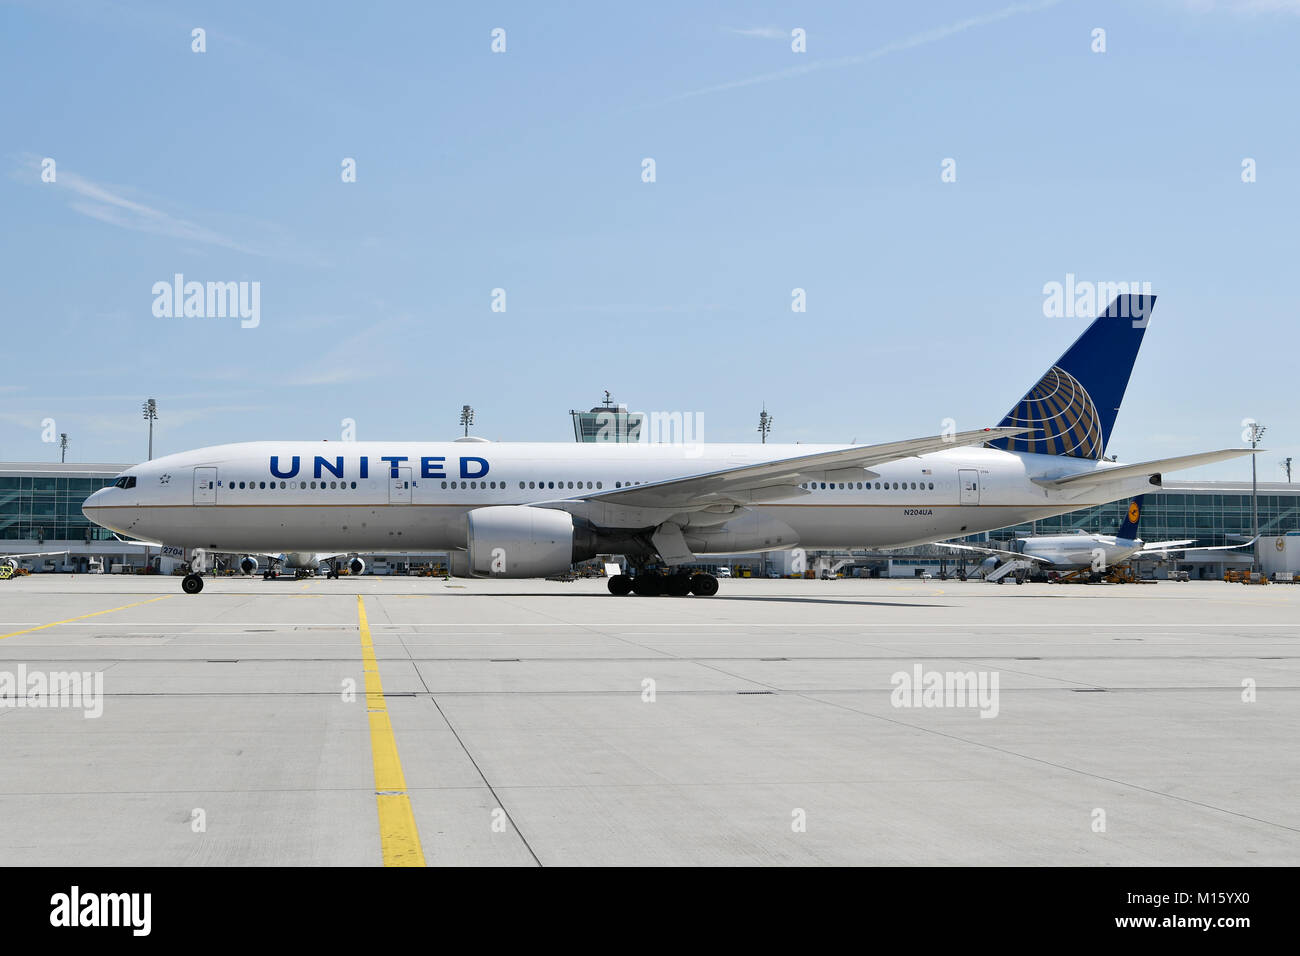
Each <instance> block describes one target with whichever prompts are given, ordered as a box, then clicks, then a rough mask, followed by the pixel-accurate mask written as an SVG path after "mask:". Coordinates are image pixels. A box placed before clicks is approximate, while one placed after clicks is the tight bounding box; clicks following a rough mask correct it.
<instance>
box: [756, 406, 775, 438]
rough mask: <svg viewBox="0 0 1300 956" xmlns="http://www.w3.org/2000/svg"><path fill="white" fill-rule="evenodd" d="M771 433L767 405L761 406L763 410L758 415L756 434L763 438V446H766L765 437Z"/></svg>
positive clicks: (770, 418)
mask: <svg viewBox="0 0 1300 956" xmlns="http://www.w3.org/2000/svg"><path fill="white" fill-rule="evenodd" d="M771 431H772V416H771V415H769V414H768V413H767V405H766V404H764V405H763V410H762V411H761V412H759V413H758V433H759V435H761V436H762V438H763V444H764V445H766V444H767V436H768V434H769V433H770V432H771Z"/></svg>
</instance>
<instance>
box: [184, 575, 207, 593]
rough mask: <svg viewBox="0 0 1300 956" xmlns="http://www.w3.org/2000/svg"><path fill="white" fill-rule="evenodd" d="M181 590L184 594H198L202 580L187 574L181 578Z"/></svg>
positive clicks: (201, 587)
mask: <svg viewBox="0 0 1300 956" xmlns="http://www.w3.org/2000/svg"><path fill="white" fill-rule="evenodd" d="M181 590H182V591H184V592H185V593H186V594H198V593H199V592H200V591H202V590H203V578H201V577H199V575H197V574H187V575H185V577H183V578H181Z"/></svg>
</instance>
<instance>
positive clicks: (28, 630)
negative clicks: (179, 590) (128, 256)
mask: <svg viewBox="0 0 1300 956" xmlns="http://www.w3.org/2000/svg"><path fill="white" fill-rule="evenodd" d="M170 597H175V595H174V594H164V595H162V596H160V597H155V598H149V600H147V601H136V602H134V603H133V604H123V605H122V606H121V607H110V608H106V609H105V610H103V611H91V612H90V613H89V614H78V615H77V616H76V617H70V618H67V619H66V620H63V621H51V622H50V623H49V624H40V625H38V626H36V627H28V628H24V629H23V630H21V631H10V632H9V633H8V634H0V641H3V640H4V639H5V638H6V637H17V636H18V635H19V634H31V633H33V632H35V631H43V630H45V629H46V628H48V627H58V626H59V625H61V624H71V623H72V622H74V621H83V620H85V619H86V618H88V617H99V615H101V614H112V613H113V612H114V611H125V610H126V609H127V608H132V607H140V606H141V605H144V604H153V603H154V602H155V601H165V600H167V599H168V598H170ZM149 626H152V625H149Z"/></svg>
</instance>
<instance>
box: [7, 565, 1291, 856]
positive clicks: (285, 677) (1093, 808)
mask: <svg viewBox="0 0 1300 956" xmlns="http://www.w3.org/2000/svg"><path fill="white" fill-rule="evenodd" d="M1297 611H1300V586H1295V587H1292V586H1288V585H1274V586H1269V587H1246V586H1242V585H1233V584H1224V583H1222V582H1191V583H1175V582H1161V583H1159V584H1155V585H1094V586H1061V585H1033V584H1027V585H1023V586H1016V585H1014V584H1012V585H1003V586H998V585H986V584H982V583H975V582H970V583H959V582H955V581H937V580H936V581H919V580H918V581H913V580H840V581H810V580H797V581H796V580H731V581H726V580H724V581H723V582H722V590H721V592H720V594H719V595H718V596H717V597H713V598H698V597H691V598H671V597H661V598H639V597H626V598H615V597H612V596H610V595H609V594H607V593H606V591H605V582H604V581H603V580H600V579H596V580H588V581H576V582H571V583H558V582H543V581H477V580H469V581H453V582H446V581H443V580H440V579H431V578H406V577H362V578H350V579H349V578H343V579H340V580H336V581H330V580H309V581H291V580H280V581H274V582H266V581H262V580H261V579H260V578H255V579H209V580H208V582H207V586H206V588H205V589H204V591H203V592H202V593H201V594H199V595H196V596H187V595H184V594H182V593H180V583H179V580H178V579H175V578H150V577H119V576H87V575H77V576H75V577H73V576H67V575H38V576H32V577H27V578H20V579H15V580H12V581H3V582H0V679H2V678H3V676H4V674H5V673H6V672H7V673H9V674H14V675H18V674H20V673H22V674H25V675H26V676H27V678H28V679H31V675H32V674H33V673H36V674H43V673H47V672H65V673H66V672H72V671H76V672H86V673H89V674H91V675H94V674H96V673H101V674H102V675H103V676H102V692H103V696H102V700H101V701H100V703H102V715H101V716H99V717H97V718H87V717H86V716H85V714H86V713H87V712H89V711H88V710H87V709H85V708H83V707H75V706H65V707H57V708H50V707H45V708H37V707H31V706H24V707H18V706H15V704H16V703H17V701H16V700H15V699H14V698H13V697H10V698H9V699H8V700H6V701H4V703H5V704H6V706H2V707H0V865H5V866H14V865H35V866H39V865H55V864H58V865H106V864H125V865H155V864H160V865H161V864H179V865H223V864H253V865H259V864H274V865H316V864H320V865H379V864H382V863H383V862H385V861H386V860H387V861H388V862H390V863H420V862H423V863H425V864H427V865H430V866H437V865H467V864H519V865H537V864H541V865H548V866H553V865H575V864H719V865H733V864H734V865H749V864H794V865H814V864H904V865H911V864H947V865H966V864H993V865H1002V864H1031V865H1058V864H1067V865H1079V864H1081V865H1202V864H1246V865H1253V864H1261V865H1263V864H1269V865H1278V864H1289V865H1295V864H1297V863H1300V801H1297V800H1296V793H1297V792H1300V747H1298V746H1297V744H1296V730H1297V728H1298V727H1300V614H1297ZM918 669H919V672H920V675H921V677H922V682H923V683H924V682H925V681H926V680H929V675H930V674H931V672H938V678H937V679H941V678H943V677H944V675H945V674H948V673H952V674H967V673H970V674H974V675H975V677H976V679H977V680H978V679H983V680H985V689H986V691H987V692H988V693H987V694H986V695H985V696H984V697H974V695H972V696H971V697H966V696H965V694H964V688H963V687H960V686H959V687H956V688H955V690H954V693H953V694H952V696H951V697H943V696H940V697H939V698H938V699H939V703H940V704H942V706H906V707H904V706H896V704H900V703H902V702H903V701H901V700H900V699H899V698H901V697H902V696H903V691H902V690H901V689H900V690H897V691H896V685H897V684H898V683H899V681H900V680H901V678H898V677H897V676H896V675H900V674H905V675H908V676H909V677H912V676H913V675H916V674H917V672H918ZM994 676H996V680H997V690H996V694H994V692H993V689H992V680H993V678H994ZM381 685H382V686H381ZM29 686H30V685H29ZM88 686H93V681H91V682H89V683H88ZM350 689H351V690H352V691H353V692H352V693H349V690H350ZM367 691H369V693H367ZM906 702H907V703H911V704H916V703H920V704H928V703H934V699H933V698H928V697H925V696H923V695H921V694H919V693H918V694H917V695H916V696H915V697H913V696H911V695H908V696H907V699H906ZM25 703H29V704H30V703H32V701H31V700H26V701H25ZM82 703H85V702H84V701H83V702H82ZM962 703H965V704H968V705H969V706H959V705H960V704H962ZM982 714H987V715H988V716H982Z"/></svg>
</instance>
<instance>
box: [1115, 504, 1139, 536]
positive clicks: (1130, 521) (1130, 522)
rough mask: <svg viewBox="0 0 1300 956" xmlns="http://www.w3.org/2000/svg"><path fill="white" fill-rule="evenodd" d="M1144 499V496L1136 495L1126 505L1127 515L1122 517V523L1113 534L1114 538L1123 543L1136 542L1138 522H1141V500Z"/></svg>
mask: <svg viewBox="0 0 1300 956" xmlns="http://www.w3.org/2000/svg"><path fill="white" fill-rule="evenodd" d="M1145 497H1146V495H1138V496H1137V497H1136V498H1134V499H1133V500H1132V501H1130V502H1129V503H1128V514H1126V515H1125V516H1124V523H1123V524H1122V525H1120V526H1119V530H1118V531H1116V532H1115V537H1117V538H1123V539H1124V540H1125V541H1136V540H1137V536H1138V522H1139V521H1141V520H1142V499H1143V498H1145Z"/></svg>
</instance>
